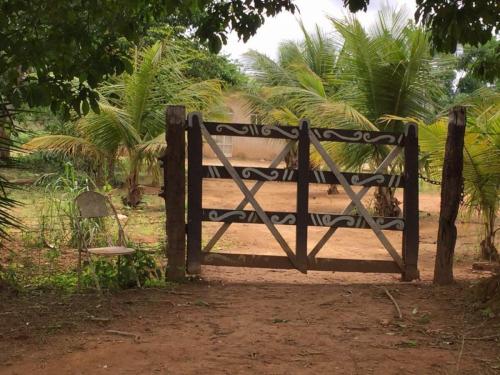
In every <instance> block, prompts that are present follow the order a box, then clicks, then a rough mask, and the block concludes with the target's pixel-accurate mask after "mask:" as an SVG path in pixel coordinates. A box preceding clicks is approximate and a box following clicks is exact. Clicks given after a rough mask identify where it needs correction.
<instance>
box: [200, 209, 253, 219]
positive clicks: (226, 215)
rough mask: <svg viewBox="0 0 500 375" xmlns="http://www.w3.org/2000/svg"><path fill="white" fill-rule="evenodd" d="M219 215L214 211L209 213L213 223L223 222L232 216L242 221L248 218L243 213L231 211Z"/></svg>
mask: <svg viewBox="0 0 500 375" xmlns="http://www.w3.org/2000/svg"><path fill="white" fill-rule="evenodd" d="M218 214H219V213H218V211H217V210H212V211H210V212H209V213H208V218H209V219H210V220H211V221H222V220H224V219H227V218H228V217H231V216H236V217H239V218H240V219H241V220H243V219H245V217H246V213H245V212H243V211H229V212H226V213H224V214H222V215H220V216H218Z"/></svg>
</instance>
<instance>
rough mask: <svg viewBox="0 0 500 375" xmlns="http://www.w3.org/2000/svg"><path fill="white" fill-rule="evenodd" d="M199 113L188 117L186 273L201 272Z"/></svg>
mask: <svg viewBox="0 0 500 375" xmlns="http://www.w3.org/2000/svg"><path fill="white" fill-rule="evenodd" d="M202 121H203V119H202V117H201V113H199V112H193V113H190V114H189V115H188V128H187V131H188V223H187V271H188V273H190V274H199V273H200V272H201V219H202V218H201V203H202V202H201V199H202V198H201V195H202V188H203V169H202V163H203V141H202V138H201V127H200V125H201V123H202Z"/></svg>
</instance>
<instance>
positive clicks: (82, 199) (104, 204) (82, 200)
mask: <svg viewBox="0 0 500 375" xmlns="http://www.w3.org/2000/svg"><path fill="white" fill-rule="evenodd" d="M75 203H76V206H77V207H78V210H79V211H80V216H81V217H82V218H95V217H105V216H111V215H112V214H113V213H112V212H110V210H109V208H108V198H107V197H106V196H104V195H102V194H99V193H97V192H95V191H84V192H83V193H80V194H79V195H78V196H77V197H76V198H75Z"/></svg>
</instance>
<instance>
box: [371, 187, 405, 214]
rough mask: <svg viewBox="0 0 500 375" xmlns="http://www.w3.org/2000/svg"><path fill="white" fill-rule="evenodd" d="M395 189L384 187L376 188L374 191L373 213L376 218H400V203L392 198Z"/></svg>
mask: <svg viewBox="0 0 500 375" xmlns="http://www.w3.org/2000/svg"><path fill="white" fill-rule="evenodd" d="M395 192H396V190H395V189H391V188H388V187H385V186H378V187H377V189H376V190H375V213H376V214H377V215H378V216H384V217H399V216H401V208H400V207H399V204H400V203H401V202H400V201H398V199H397V198H396V197H395V196H394V193H395Z"/></svg>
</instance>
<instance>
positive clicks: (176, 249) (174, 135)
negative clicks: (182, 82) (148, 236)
mask: <svg viewBox="0 0 500 375" xmlns="http://www.w3.org/2000/svg"><path fill="white" fill-rule="evenodd" d="M185 121H186V108H185V107H184V106H180V105H169V106H167V110H166V123H165V126H166V129H165V130H166V131H165V140H166V142H167V151H166V152H165V154H164V155H163V156H162V157H161V159H162V161H163V184H164V185H163V186H164V189H163V191H162V193H161V195H162V196H163V198H164V199H165V211H166V216H167V220H166V233H167V248H166V253H167V254H166V255H167V260H168V262H167V275H166V277H167V279H168V280H171V281H182V280H183V279H184V277H185V268H186V223H185V206H184V201H185V195H186V178H185V134H184V124H185Z"/></svg>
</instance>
